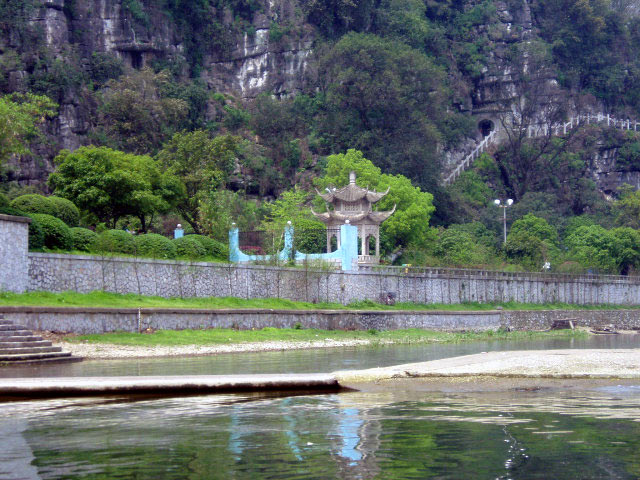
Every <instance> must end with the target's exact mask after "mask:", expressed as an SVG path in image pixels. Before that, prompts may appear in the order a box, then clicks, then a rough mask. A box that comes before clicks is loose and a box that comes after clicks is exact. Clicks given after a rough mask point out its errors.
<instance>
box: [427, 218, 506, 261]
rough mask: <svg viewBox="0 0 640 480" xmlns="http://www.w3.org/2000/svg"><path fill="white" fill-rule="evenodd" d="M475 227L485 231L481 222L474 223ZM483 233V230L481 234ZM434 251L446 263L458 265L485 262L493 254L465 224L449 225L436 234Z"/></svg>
mask: <svg viewBox="0 0 640 480" xmlns="http://www.w3.org/2000/svg"><path fill="white" fill-rule="evenodd" d="M468 225H473V224H468ZM476 228H479V229H480V230H479V231H482V230H485V231H486V229H483V228H482V224H478V225H476ZM483 234H484V232H483V233H482V234H481V235H483ZM484 240H485V241H487V243H488V242H489V241H490V240H489V239H487V238H485V239H484ZM434 253H435V254H436V255H437V256H439V257H440V258H442V259H443V260H444V261H445V262H446V263H447V264H449V265H453V266H458V267H468V266H472V265H474V266H477V265H482V264H486V263H487V262H488V261H490V259H491V258H492V257H493V256H494V254H493V252H492V249H491V248H490V247H488V246H487V245H486V244H483V243H481V242H479V241H478V238H477V237H476V235H474V233H473V231H472V229H471V228H467V227H466V225H451V226H450V227H449V228H447V229H445V230H442V231H441V232H440V233H439V235H438V241H437V243H436V246H435V249H434Z"/></svg>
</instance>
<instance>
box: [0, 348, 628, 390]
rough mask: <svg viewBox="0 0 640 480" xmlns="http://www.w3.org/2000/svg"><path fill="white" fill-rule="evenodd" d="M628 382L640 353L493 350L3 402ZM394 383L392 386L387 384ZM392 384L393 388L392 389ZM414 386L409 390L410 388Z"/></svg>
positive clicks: (95, 380)
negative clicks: (422, 384)
mask: <svg viewBox="0 0 640 480" xmlns="http://www.w3.org/2000/svg"><path fill="white" fill-rule="evenodd" d="M414 378H423V379H437V380H438V382H439V383H438V384H439V385H443V384H446V383H447V382H448V383H452V382H455V381H456V379H458V380H459V379H469V378H474V379H477V378H482V379H484V381H485V382H486V381H491V379H492V378H493V379H504V378H508V379H510V380H513V379H516V380H517V379H529V380H532V379H540V380H543V379H591V380H594V379H597V380H602V379H612V380H616V379H627V380H632V381H636V380H637V381H638V382H640V349H626V350H622V349H620V350H618V349H616V350H536V351H512V352H490V353H480V354H476V355H466V356H463V357H454V358H447V359H442V360H435V361H431V362H423V363H411V364H404V365H397V366H393V367H385V368H373V369H367V370H350V371H341V372H334V373H326V374H324V373H309V374H282V375H197V376H188V375H185V376H171V377H164V376H158V377H134V376H131V377H75V378H19V379H2V380H0V399H14V398H45V397H49V398H52V397H70V396H78V395H83V396H88V395H95V396H102V395H134V394H158V395H173V394H185V393H199V394H203V393H222V392H265V391H299V392H312V391H316V392H317V391H322V392H329V391H333V392H335V391H339V390H341V389H346V388H355V389H358V388H359V386H361V387H364V388H366V385H371V384H385V385H387V386H388V387H389V388H393V386H392V385H393V382H394V381H396V382H400V383H398V384H397V385H399V384H402V385H403V388H407V382H409V379H414ZM388 382H390V383H388ZM390 385H391V386H390ZM409 388H410V387H409Z"/></svg>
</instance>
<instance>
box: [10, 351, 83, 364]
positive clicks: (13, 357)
mask: <svg viewBox="0 0 640 480" xmlns="http://www.w3.org/2000/svg"><path fill="white" fill-rule="evenodd" d="M70 356H71V353H69V352H47V353H15V354H8V355H2V354H0V362H16V361H26V360H29V361H33V360H43V359H49V358H64V357H70Z"/></svg>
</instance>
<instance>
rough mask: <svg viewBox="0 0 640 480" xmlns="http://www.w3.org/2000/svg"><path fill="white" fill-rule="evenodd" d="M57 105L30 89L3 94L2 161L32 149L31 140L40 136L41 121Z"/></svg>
mask: <svg viewBox="0 0 640 480" xmlns="http://www.w3.org/2000/svg"><path fill="white" fill-rule="evenodd" d="M57 107H58V105H56V104H55V103H54V102H52V101H51V100H50V99H49V98H47V97H45V96H41V95H33V94H31V93H26V94H17V93H15V94H13V95H6V96H4V97H0V165H2V164H3V163H4V162H6V161H7V160H8V159H9V158H10V157H11V156H12V155H24V154H28V153H31V151H30V150H29V141H31V140H33V139H34V138H36V137H38V135H39V133H40V132H39V130H38V125H40V124H41V123H42V122H44V120H45V118H47V117H52V116H53V115H54V114H55V110H56V109H57Z"/></svg>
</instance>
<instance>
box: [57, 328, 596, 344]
mask: <svg viewBox="0 0 640 480" xmlns="http://www.w3.org/2000/svg"><path fill="white" fill-rule="evenodd" d="M586 336H588V334H587V333H586V332H584V331H579V330H555V331H550V332H521V331H517V332H507V331H502V330H487V331H483V332H437V331H432V330H420V329H406V330H387V331H377V330H368V331H362V330H360V331H358V330H349V331H344V330H316V329H295V328H272V327H267V328H263V329H260V330H233V329H228V328H212V329H207V330H158V331H156V332H154V333H150V334H139V333H125V332H118V333H104V334H95V335H81V336H77V337H66V340H67V341H69V342H88V343H108V344H113V345H138V346H147V347H152V346H177V345H223V344H235V343H252V342H258V343H260V342H269V341H284V342H310V341H317V340H325V339H331V340H343V341H345V340H368V341H370V342H372V343H374V344H376V343H379V344H382V343H385V344H386V343H393V344H417V343H458V342H468V341H477V340H485V341H486V340H498V341H502V340H512V341H518V340H533V339H544V338H567V337H574V338H582V337H586Z"/></svg>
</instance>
